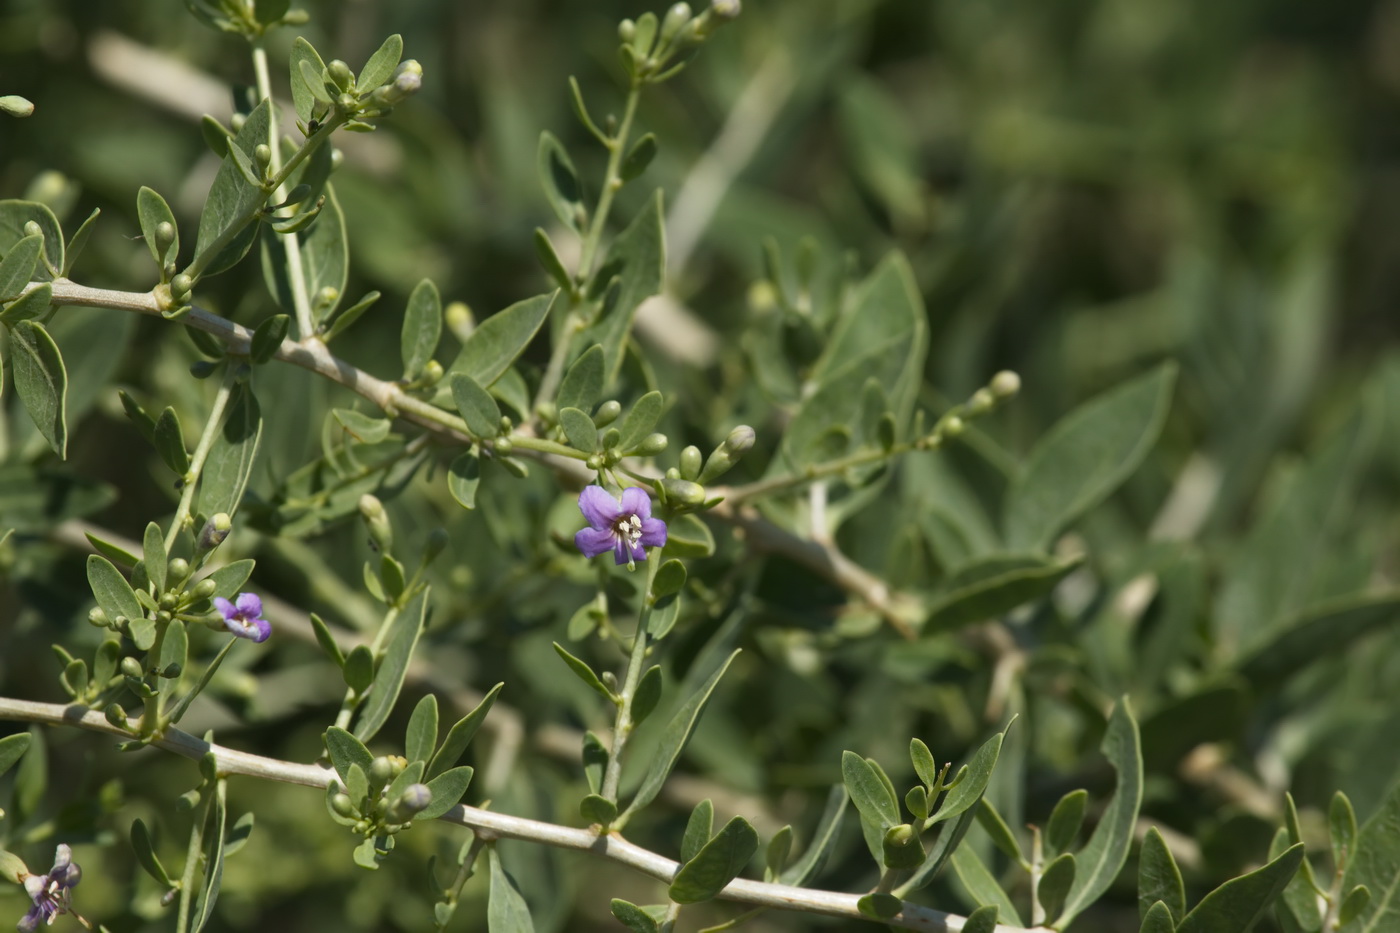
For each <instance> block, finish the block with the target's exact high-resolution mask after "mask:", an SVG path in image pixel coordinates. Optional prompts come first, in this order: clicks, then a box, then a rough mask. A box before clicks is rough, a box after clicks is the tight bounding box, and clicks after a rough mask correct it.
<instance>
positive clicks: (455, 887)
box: [434, 833, 487, 933]
mask: <svg viewBox="0 0 1400 933" xmlns="http://www.w3.org/2000/svg"><path fill="white" fill-rule="evenodd" d="M486 841H487V840H486V837H485V836H484V835H482V834H481V833H473V834H472V844H471V848H470V849H468V850H467V857H466V858H464V859H462V864H461V865H460V866H458V868H457V877H455V878H453V879H452V884H451V885H449V886H448V888H447V891H446V892H444V893H445V894H446V898H445V899H444V900H443V901H441V902H440V903H445V904H447V905H448V906H449V907H451V911H449V913H448V914H447V916H446V917H444V918H443V919H442V922H441V923H439V924H437V925H436V926H435V927H434V929H436V930H438V931H439V933H441V931H442V930H445V929H447V925H448V924H449V923H451V922H452V914H454V913H456V911H457V901H458V899H459V898H461V896H462V888H463V887H464V886H465V885H466V883H467V881H468V880H469V879H470V878H471V876H472V875H474V874H476V871H475V867H476V860H477V857H478V856H480V855H481V850H482V849H484V848H486Z"/></svg>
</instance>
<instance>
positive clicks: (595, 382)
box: [554, 345, 603, 417]
mask: <svg viewBox="0 0 1400 933" xmlns="http://www.w3.org/2000/svg"><path fill="white" fill-rule="evenodd" d="M602 395H603V348H602V347H600V346H597V345H594V346H591V347H589V348H588V349H587V350H585V351H584V352H583V354H582V355H581V356H579V358H578V359H576V360H574V363H573V365H572V366H570V367H569V369H568V371H567V372H565V373H564V379H563V381H562V382H560V383H559V393H558V395H556V396H555V400H554V401H555V404H556V405H557V406H558V407H559V409H560V411H561V414H562V410H563V409H565V408H577V409H580V410H584V411H592V410H593V408H594V406H596V405H597V404H598V400H599V399H600V398H601V397H602ZM585 417H587V416H585Z"/></svg>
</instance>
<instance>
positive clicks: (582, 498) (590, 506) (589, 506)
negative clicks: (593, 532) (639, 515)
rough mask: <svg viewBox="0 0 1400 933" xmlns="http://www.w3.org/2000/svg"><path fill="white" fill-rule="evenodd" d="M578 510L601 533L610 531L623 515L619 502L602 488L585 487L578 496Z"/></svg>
mask: <svg viewBox="0 0 1400 933" xmlns="http://www.w3.org/2000/svg"><path fill="white" fill-rule="evenodd" d="M578 508H579V511H580V512H582V513H583V517H584V519H586V520H587V522H588V524H590V525H592V526H593V527H594V528H596V529H598V530H599V531H603V530H606V529H610V528H611V527H612V523H613V522H615V521H617V518H618V516H619V515H621V514H622V512H621V510H620V509H619V508H618V506H617V500H616V499H614V498H613V497H612V496H610V495H608V491H607V490H606V489H604V488H603V487H602V486H585V487H584V488H583V492H581V493H579V494H578Z"/></svg>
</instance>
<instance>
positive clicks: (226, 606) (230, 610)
mask: <svg viewBox="0 0 1400 933" xmlns="http://www.w3.org/2000/svg"><path fill="white" fill-rule="evenodd" d="M214 608H215V609H217V610H219V612H221V613H222V614H223V617H224V618H225V619H232V618H233V617H234V616H236V615H238V609H237V608H236V607H235V606H234V605H233V603H231V602H229V601H228V600H227V599H224V598H223V597H222V596H215V597H214Z"/></svg>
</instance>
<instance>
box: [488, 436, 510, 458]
mask: <svg viewBox="0 0 1400 933" xmlns="http://www.w3.org/2000/svg"><path fill="white" fill-rule="evenodd" d="M492 447H493V448H494V449H495V451H496V453H498V454H500V455H502V456H505V455H506V454H508V453H510V452H511V451H512V450H514V449H515V442H514V441H512V440H511V439H510V438H508V437H498V438H496V440H495V441H494V442H493V443H492Z"/></svg>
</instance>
